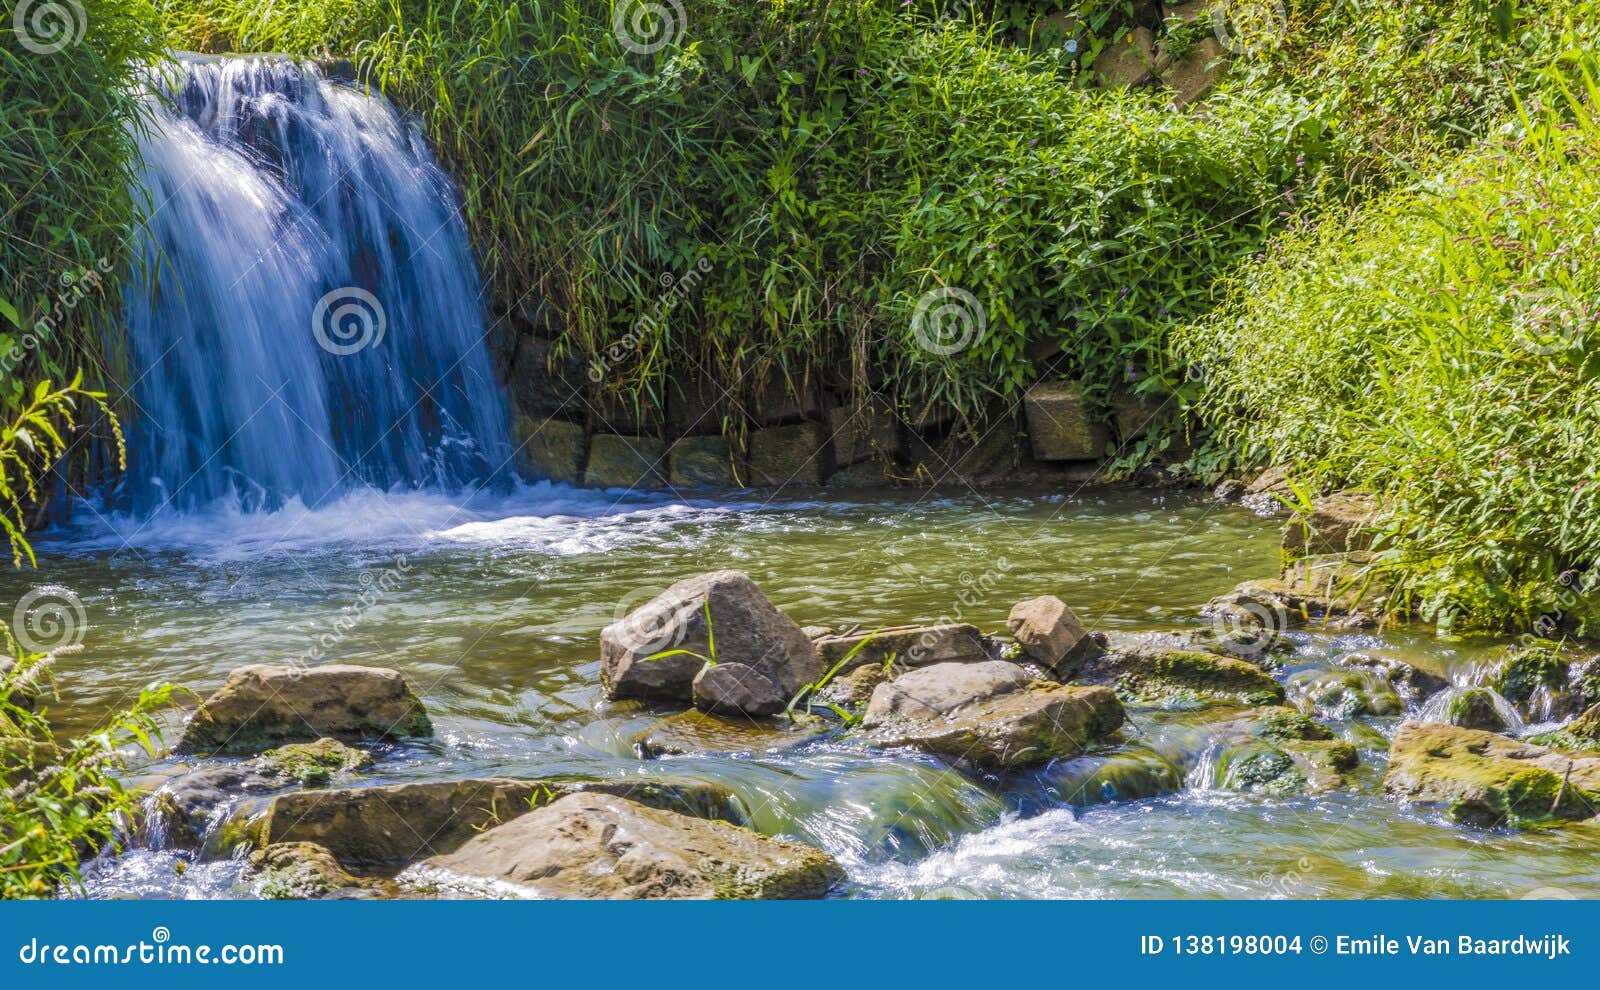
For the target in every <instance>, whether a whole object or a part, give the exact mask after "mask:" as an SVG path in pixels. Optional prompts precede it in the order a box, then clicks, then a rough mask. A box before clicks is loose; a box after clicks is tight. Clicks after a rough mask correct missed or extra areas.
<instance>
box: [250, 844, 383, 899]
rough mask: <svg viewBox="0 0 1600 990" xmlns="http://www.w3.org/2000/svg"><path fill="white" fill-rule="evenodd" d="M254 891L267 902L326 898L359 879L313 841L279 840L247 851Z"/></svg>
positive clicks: (356, 885) (353, 886) (357, 885)
mask: <svg viewBox="0 0 1600 990" xmlns="http://www.w3.org/2000/svg"><path fill="white" fill-rule="evenodd" d="M247 869H248V870H249V871H250V872H252V873H254V874H255V888H256V893H257V894H259V895H260V896H261V897H262V898H264V899H266V900H269V901H281V900H308V899H312V898H318V897H326V896H328V895H329V894H332V893H335V892H337V891H340V890H345V889H349V888H356V887H360V886H361V885H362V882H361V881H360V880H358V879H356V878H355V877H353V876H351V875H350V874H349V873H346V872H345V871H344V868H343V867H341V866H340V865H339V861H338V860H337V859H335V858H334V855H333V853H332V852H330V851H329V850H328V849H327V848H326V847H323V846H319V845H317V844H316V843H315V842H280V843H276V844H274V845H270V846H267V847H266V848H265V849H258V850H256V851H255V852H253V853H251V854H250V859H249V862H248V866H247Z"/></svg>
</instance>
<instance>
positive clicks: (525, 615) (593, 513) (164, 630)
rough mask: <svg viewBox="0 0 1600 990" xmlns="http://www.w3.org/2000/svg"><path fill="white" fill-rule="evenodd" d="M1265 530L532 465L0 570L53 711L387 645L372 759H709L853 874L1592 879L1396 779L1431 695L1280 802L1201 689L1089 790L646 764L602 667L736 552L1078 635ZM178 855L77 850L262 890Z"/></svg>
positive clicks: (1248, 522)
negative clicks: (53, 625) (589, 474)
mask: <svg viewBox="0 0 1600 990" xmlns="http://www.w3.org/2000/svg"><path fill="white" fill-rule="evenodd" d="M1278 527H1279V521H1278V520H1275V519H1271V518H1263V517H1261V516H1258V515H1256V514H1255V513H1253V512H1251V511H1249V510H1248V509H1245V508H1242V507H1239V506H1236V505H1225V504H1222V503H1219V502H1217V501H1215V500H1212V499H1210V498H1208V497H1205V496H1203V495H1198V494H1190V493H1174V492H1167V491H1158V490H1131V489H1130V490H1114V491H1113V490H1107V491H1095V490H1083V491H1079V492H1076V493H1072V494H1061V493H1053V494H1045V493H1038V492H984V493H977V492H967V493H965V494H961V495H957V496H952V495H949V494H927V493H923V494H905V495H898V494H872V495H860V494H855V495H852V494H843V493H841V494H828V495H817V496H807V497H805V498H803V499H795V498H792V497H791V498H784V499H772V498H767V497H761V496H757V495H735V496H731V497H725V498H718V499H715V500H712V499H706V500H687V501H685V500H681V499H668V498H665V497H660V496H648V497H642V496H636V495H622V494H621V493H604V492H593V491H582V490H576V489H570V488H565V487H561V486H550V485H545V484H539V485H522V486H519V487H517V488H516V490H515V491H513V492H512V493H510V494H509V495H508V494H504V493H500V494H495V495H493V496H490V495H480V496H478V497H476V498H470V499H469V498H462V497H453V496H446V495H441V494H426V493H416V492H410V493H404V494H397V493H379V492H371V491H368V492H358V493H355V494H351V495H348V496H346V497H344V498H342V499H340V500H338V501H337V502H335V503H333V504H331V505H327V506H324V507H320V508H317V509H308V508H305V507H303V506H299V505H298V504H290V505H289V506H287V507H284V508H281V509H279V510H277V511H274V512H241V511H236V510H235V509H234V508H231V507H229V506H228V505H227V504H225V503H223V504H218V505H215V506H212V507H211V508H209V509H205V510H199V511H195V510H190V511H186V512H183V513H174V514H171V515H162V514H157V515H155V516H119V515H116V514H113V513H110V512H108V511H106V510H104V509H103V508H100V507H96V506H92V505H89V504H83V505H80V506H79V507H78V509H77V511H76V513H75V515H74V518H73V521H72V524H71V525H70V526H68V527H63V528H60V529H57V530H55V531H53V532H51V533H49V534H47V535H46V536H45V537H44V538H43V539H42V540H40V541H39V544H38V549H39V553H40V571H39V572H37V574H42V575H47V576H48V578H49V583H48V584H44V583H42V582H40V581H39V580H38V578H37V576H35V575H32V574H22V575H12V574H8V575H6V577H5V584H6V586H5V587H4V588H3V589H0V591H3V592H4V593H6V594H10V595H11V596H12V598H13V600H17V599H22V598H24V597H26V596H28V595H29V594H30V593H33V600H34V601H36V602H37V601H40V600H47V599H48V598H49V597H50V596H55V597H58V598H59V597H62V596H67V595H70V596H71V599H70V600H75V601H76V602H79V603H81V609H80V610H79V611H78V612H77V613H76V614H75V615H73V614H69V615H68V617H69V618H72V619H74V621H76V622H77V623H78V626H79V628H78V629H77V631H76V632H74V633H73V634H72V635H74V636H76V637H78V638H80V639H81V641H82V648H81V650H78V651H76V652H69V653H66V654H63V655H62V656H61V658H60V661H59V663H58V666H57V679H58V682H59V685H58V686H59V690H60V695H61V697H60V701H59V703H58V705H57V708H56V711H57V713H58V715H59V716H61V725H62V728H63V729H65V730H67V731H74V730H81V729H84V728H88V727H91V726H92V725H93V724H94V723H95V721H96V720H97V719H98V718H99V717H100V716H101V715H102V714H103V713H104V712H106V711H107V710H109V709H111V708H113V707H115V706H117V705H119V704H121V703H123V702H124V701H125V700H126V699H127V698H128V697H129V695H130V692H133V691H136V690H137V689H138V688H139V687H140V686H141V685H144V684H147V683H150V682H156V681H161V682H168V683H173V684H178V685H181V686H183V687H184V688H186V689H189V690H190V691H192V692H194V693H195V694H196V695H198V696H204V695H205V694H206V693H208V692H209V691H210V690H212V689H213V688H215V687H216V686H218V685H219V684H220V683H221V682H222V680H223V678H224V677H225V676H226V674H227V672H228V671H229V670H231V669H232V668H234V667H238V666H241V665H244V664H250V663H274V662H280V663H281V662H287V661H294V660H300V661H302V662H312V663H323V662H342V663H356V664H367V665H372V666H384V667H394V668H396V669H398V670H400V671H402V672H404V674H405V675H406V677H407V678H408V679H409V680H410V682H411V684H412V685H413V686H414V687H415V688H416V689H417V691H418V692H419V693H420V694H421V696H422V698H423V700H424V702H425V703H426V705H427V707H428V710H429V713H430V715H431V716H432V719H433V722H434V725H435V728H436V730H437V738H436V739H434V740H431V741H427V742H417V743H407V744H403V745H396V746H389V747H382V748H380V749H378V750H377V754H378V756H379V759H378V761H377V764H376V766H375V767H374V768H373V770H372V771H370V772H369V773H367V774H366V775H364V778H363V780H364V781H366V782H396V781H407V780H435V779H456V778H463V777H469V776H486V775H507V776H527V777H542V776H549V775H552V774H565V773H581V774H588V775H602V776H611V775H617V774H622V773H639V772H648V771H650V770H651V769H658V770H660V771H662V772H671V773H674V774H682V775H686V776H691V777H699V778H702V779H706V780H712V781H717V782H720V783H722V784H725V785H727V786H728V787H730V788H731V789H732V790H733V791H734V793H735V794H736V795H737V796H738V798H739V800H740V802H741V803H742V804H743V805H744V806H745V808H746V809H747V810H748V811H749V813H750V818H751V820H752V821H753V822H754V823H755V824H756V825H757V827H759V828H760V829H761V830H762V831H765V832H768V833H770V834H779V835H786V836H790V837H794V838H798V839H801V840H803V841H807V842H811V843H813V844H815V845H817V846H820V847H821V848H823V849H825V850H826V851H828V852H829V853H831V854H833V855H834V856H835V857H837V858H838V859H839V861H840V862H841V863H842V864H843V865H844V867H845V869H846V872H847V874H848V880H847V882H846V883H845V884H844V885H842V886H841V887H840V888H838V890H837V891H836V896H840V897H852V898H876V897H897V898H904V897H994V898H1018V897H1109V898H1139V897H1184V898H1187V897H1293V898H1302V897H1315V898H1329V897H1452V898H1457V897H1459V898H1477V897H1492V898H1505V897H1511V898H1516V897H1523V896H1540V897H1560V896H1573V897H1594V896H1600V842H1597V841H1596V840H1597V839H1600V825H1597V824H1595V823H1593V822H1590V823H1581V824H1576V825H1571V826H1568V827H1565V828H1563V829H1560V830H1556V831H1547V832H1538V831H1535V832H1528V833H1521V834H1518V833H1513V832H1509V831H1504V832H1501V831H1483V830H1474V829H1469V828H1464V827H1461V826H1458V825H1454V824H1452V823H1450V822H1449V821H1447V820H1446V819H1445V818H1444V816H1443V815H1442V814H1440V813H1438V812H1435V811H1432V810H1426V809H1418V808H1407V807H1402V806H1398V805H1396V804H1394V803H1391V802H1389V801H1386V800H1384V799H1383V797H1382V795H1381V792H1380V786H1379V784H1380V781H1381V779H1382V773H1383V767H1384V758H1385V750H1386V738H1387V736H1388V735H1389V734H1391V733H1392V732H1393V729H1394V727H1395V726H1396V725H1397V724H1398V723H1399V722H1400V721H1401V720H1402V718H1403V717H1404V716H1405V715H1406V714H1410V715H1411V716H1413V717H1414V716H1415V715H1416V713H1417V711H1418V710H1419V705H1420V699H1419V700H1414V701H1411V702H1410V703H1409V712H1393V713H1388V714H1385V715H1382V716H1378V715H1370V714H1369V715H1359V716H1353V717H1350V718H1346V719H1343V720H1339V719H1329V720H1328V721H1329V724H1330V725H1331V726H1332V727H1333V728H1334V729H1335V731H1336V732H1337V733H1338V734H1339V735H1340V736H1341V737H1342V738H1346V739H1349V740H1350V741H1352V742H1354V743H1355V744H1356V745H1357V747H1358V748H1359V750H1360V753H1361V758H1362V765H1361V767H1360V769H1359V770H1357V771H1356V772H1355V773H1353V774H1352V775H1351V776H1350V778H1349V781H1348V782H1347V785H1346V786H1345V787H1344V788H1342V789H1339V790H1336V791H1332V792H1329V793H1325V794H1322V795H1318V796H1310V797H1295V798H1275V797H1268V796H1262V795H1253V794H1241V793H1235V792H1231V791H1225V790H1221V789H1219V788H1218V787H1217V786H1215V781H1214V779H1213V778H1214V775H1213V774H1212V773H1211V771H1210V768H1209V766H1208V763H1207V761H1208V759H1210V758H1211V757H1212V756H1214V753H1210V752H1208V744H1207V741H1206V737H1205V733H1204V723H1205V716H1203V715H1200V714H1185V713H1181V712H1180V713H1169V712H1161V713H1137V712H1136V713H1135V714H1134V715H1133V725H1132V728H1131V729H1130V730H1129V735H1130V738H1132V739H1134V740H1136V742H1137V743H1138V744H1139V745H1140V746H1143V747H1144V748H1145V749H1146V750H1147V751H1148V752H1149V754H1150V758H1151V759H1156V760H1160V761H1162V762H1163V763H1164V765H1167V766H1170V767H1171V768H1172V769H1173V771H1174V772H1175V773H1177V774H1179V775H1181V777H1182V781H1183V786H1182V787H1181V789H1178V790H1176V791H1174V792H1170V793H1164V794H1156V795H1154V796H1142V795H1139V794H1136V793H1134V794H1130V793H1126V792H1120V793H1119V792H1118V791H1117V790H1116V789H1115V788H1110V789H1108V786H1109V785H1105V784H1103V783H1102V784H1099V785H1097V786H1096V787H1095V788H1092V789H1086V788H1085V787H1084V786H1081V781H1079V780H1078V778H1075V777H1074V776H1073V773H1074V771H1073V768H1072V767H1071V766H1055V767H1050V768H1046V769H1045V770H1042V771H1037V772H1034V773H1030V774H1027V775H1023V776H1022V777H1014V778H1010V779H1007V780H998V779H993V778H984V777H981V776H976V775H970V774H963V773H960V772H957V771H956V770H953V769H950V768H948V767H946V766H944V765H943V764H941V763H940V762H938V761H937V760H935V759H933V758H931V757H923V756H913V755H907V754H904V753H891V754H885V753H879V752H874V751H871V750H868V749H865V748H863V747H860V746H858V745H854V744H852V743H850V742H849V741H848V740H831V741H821V742H817V743H813V744H810V745H807V746H804V747H801V748H800V749H797V750H792V751H788V752H784V753H781V754H745V755H738V756H719V757H710V756H684V757H664V758H661V759H659V760H654V761H642V760H640V759H639V758H638V757H637V756H635V754H634V752H633V748H632V743H631V740H632V738H633V736H634V735H635V734H636V733H637V732H638V731H639V730H641V729H642V728H644V727H646V726H648V725H650V724H651V723H652V721H653V720H654V719H655V718H657V717H659V716H660V715H661V714H663V712H662V711H660V710H652V709H650V708H648V707H645V706H641V705H639V704H638V703H611V702H607V701H606V700H604V698H603V696H602V694H601V691H600V688H599V679H598V674H597V670H598V662H597V657H598V647H597V635H598V631H599V630H600V628H601V627H602V626H604V625H606V624H608V623H610V622H612V621H614V620H615V619H617V618H619V617H621V616H622V615H624V614H626V613H627V612H628V611H629V610H631V609H632V608H635V607H637V606H638V605H641V604H643V603H644V602H645V601H647V600H649V599H650V598H651V597H653V596H654V595H655V594H656V593H658V592H659V591H661V590H663V589H664V588H665V587H666V586H667V585H668V584H671V583H672V582H673V581H675V580H678V579H680V578H683V577H686V576H689V575H692V574H695V573H699V572H702V571H706V570H712V569H717V568H724V567H729V568H737V569H739V570H743V571H745V572H747V573H748V574H749V575H750V576H751V577H752V578H753V579H754V580H755V581H756V582H757V583H758V584H759V585H760V586H761V588H762V589H763V590H764V591H765V592H766V594H767V595H768V596H769V597H770V598H771V599H772V600H773V602H775V603H776V604H777V605H778V606H779V607H780V608H782V609H783V610H784V611H785V612H787V613H788V614H789V615H791V616H792V617H793V618H795V619H796V620H797V621H798V622H800V623H801V624H802V625H807V624H817V625H827V626H832V627H835V628H860V629H862V630H871V629H873V628H877V627H880V626H887V625H901V624H907V623H932V622H939V621H945V622H950V621H961V622H971V623H975V624H976V625H978V626H980V627H982V628H983V629H985V630H986V631H1004V620H1005V617H1006V614H1007V612H1008V611H1009V609H1010V607H1011V605H1012V604H1013V603H1015V602H1017V601H1019V600H1022V599H1025V598H1030V597H1034V596H1037V595H1041V594H1054V595H1057V596H1059V597H1060V598H1062V599H1063V600H1065V601H1066V602H1068V603H1069V604H1070V605H1071V606H1072V607H1073V608H1074V609H1075V610H1076V611H1077V612H1078V613H1079V615H1080V616H1081V617H1082V618H1083V619H1084V621H1085V623H1086V624H1087V625H1088V626H1089V628H1091V629H1093V630H1099V631H1104V632H1108V633H1113V634H1118V635H1131V634H1139V633H1159V632H1182V631H1186V630H1196V629H1202V628H1204V627H1205V626H1206V625H1207V620H1205V619H1203V618H1202V617H1201V616H1200V615H1199V608H1200V606H1201V605H1202V604H1204V603H1205V602H1206V601H1207V600H1208V599H1210V598H1212V597H1214V596H1216V595H1218V594H1221V593H1223V592H1226V591H1228V590H1229V589H1231V588H1232V587H1234V586H1235V585H1236V584H1238V583H1239V582H1240V581H1243V580H1247V579H1252V578H1260V577H1266V576H1269V575H1271V574H1273V573H1274V572H1275V571H1276V568H1277V561H1278V549H1277V547H1278V538H1279V534H1278ZM1291 638H1292V640H1293V643H1294V650H1293V655H1292V656H1290V657H1288V658H1286V662H1285V663H1284V665H1283V667H1282V668H1281V669H1280V670H1279V671H1278V672H1277V674H1276V676H1278V677H1279V679H1280V680H1284V681H1285V682H1287V683H1288V684H1289V685H1290V698H1291V703H1292V702H1293V701H1294V700H1295V699H1296V692H1295V689H1294V685H1295V684H1296V683H1298V682H1300V681H1303V680H1305V679H1306V678H1308V677H1311V678H1314V677H1316V676H1317V675H1318V673H1319V672H1321V671H1324V670H1328V669H1331V668H1332V667H1333V665H1334V664H1335V663H1336V661H1337V660H1338V659H1340V658H1341V657H1343V656H1345V655H1347V654H1350V653H1352V652H1361V653H1365V654H1369V655H1378V656H1383V657H1389V658H1394V659H1400V660H1404V661H1405V662H1407V663H1410V664H1413V665H1414V666H1416V667H1418V668H1420V669H1424V670H1428V671H1431V672H1434V673H1437V674H1440V675H1442V676H1445V677H1449V678H1453V679H1455V680H1457V681H1462V680H1464V679H1467V678H1469V677H1470V676H1471V672H1472V671H1474V670H1476V669H1478V665H1480V664H1481V662H1482V660H1483V658H1484V657H1485V656H1487V655H1488V653H1489V651H1491V650H1493V649H1494V648H1495V647H1497V646H1498V645H1499V643H1497V642H1496V641H1495V640H1493V639H1489V638H1483V639H1476V640H1473V639H1442V638H1440V637H1438V636H1436V635H1435V634H1434V633H1433V632H1432V630H1427V629H1403V630H1396V629H1390V630H1385V631H1381V632H1372V631H1363V632H1355V631H1337V630H1328V629H1319V628H1311V629H1297V630H1295V631H1294V632H1292V633H1291ZM1325 717H1326V716H1325ZM179 720H180V715H179V714H178V713H173V715H172V717H171V719H170V720H169V725H170V726H171V727H172V728H173V729H174V732H172V733H169V735H171V737H172V738H175V729H176V726H177V725H178V724H180V721H179ZM169 741H170V739H169ZM180 766H181V764H179V763H177V762H175V761H171V760H157V761H155V762H154V763H151V764H149V765H140V766H138V767H136V771H137V772H138V773H139V774H140V775H141V776H146V775H162V774H167V773H170V772H172V771H173V770H175V769H178V768H179V767H180ZM1097 779H1098V778H1097ZM1125 790H1126V789H1125ZM192 858H193V857H192V855H191V854H186V853H180V852H176V851H171V850H162V849H149V848H141V849H136V850H133V851H131V852H128V853H126V854H124V855H122V856H121V857H119V858H117V859H116V860H114V861H108V862H102V863H100V864H97V865H96V866H95V867H94V868H93V869H92V870H91V872H90V875H89V878H88V882H87V887H86V892H87V894H88V895H89V896H92V897H130V896H132V897H237V896H251V892H250V888H249V886H248V885H247V884H245V883H243V882H241V881H240V873H241V863H240V861H238V860H232V859H226V858H224V859H220V860H217V861H212V862H200V863H192V862H189V860H191V859H192Z"/></svg>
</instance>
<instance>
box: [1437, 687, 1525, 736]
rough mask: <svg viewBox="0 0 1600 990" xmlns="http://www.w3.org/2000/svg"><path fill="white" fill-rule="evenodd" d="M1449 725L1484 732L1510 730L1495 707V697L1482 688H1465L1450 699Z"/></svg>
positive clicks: (1508, 724) (1503, 717)
mask: <svg viewBox="0 0 1600 990" xmlns="http://www.w3.org/2000/svg"><path fill="white" fill-rule="evenodd" d="M1449 719H1450V724H1451V725H1459V726H1461V727H1463V728H1467V729H1482V730H1484V731H1485V732H1504V731H1506V729H1508V728H1510V727H1511V726H1510V723H1508V722H1507V721H1506V719H1505V716H1503V715H1501V714H1500V710H1499V708H1498V707H1497V706H1496V705H1495V696H1494V695H1493V694H1491V693H1490V692H1489V691H1487V690H1485V689H1484V688H1467V689H1466V690H1465V691H1462V692H1461V693H1460V694H1457V695H1456V696H1455V697H1453V698H1451V699H1450V712H1449Z"/></svg>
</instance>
